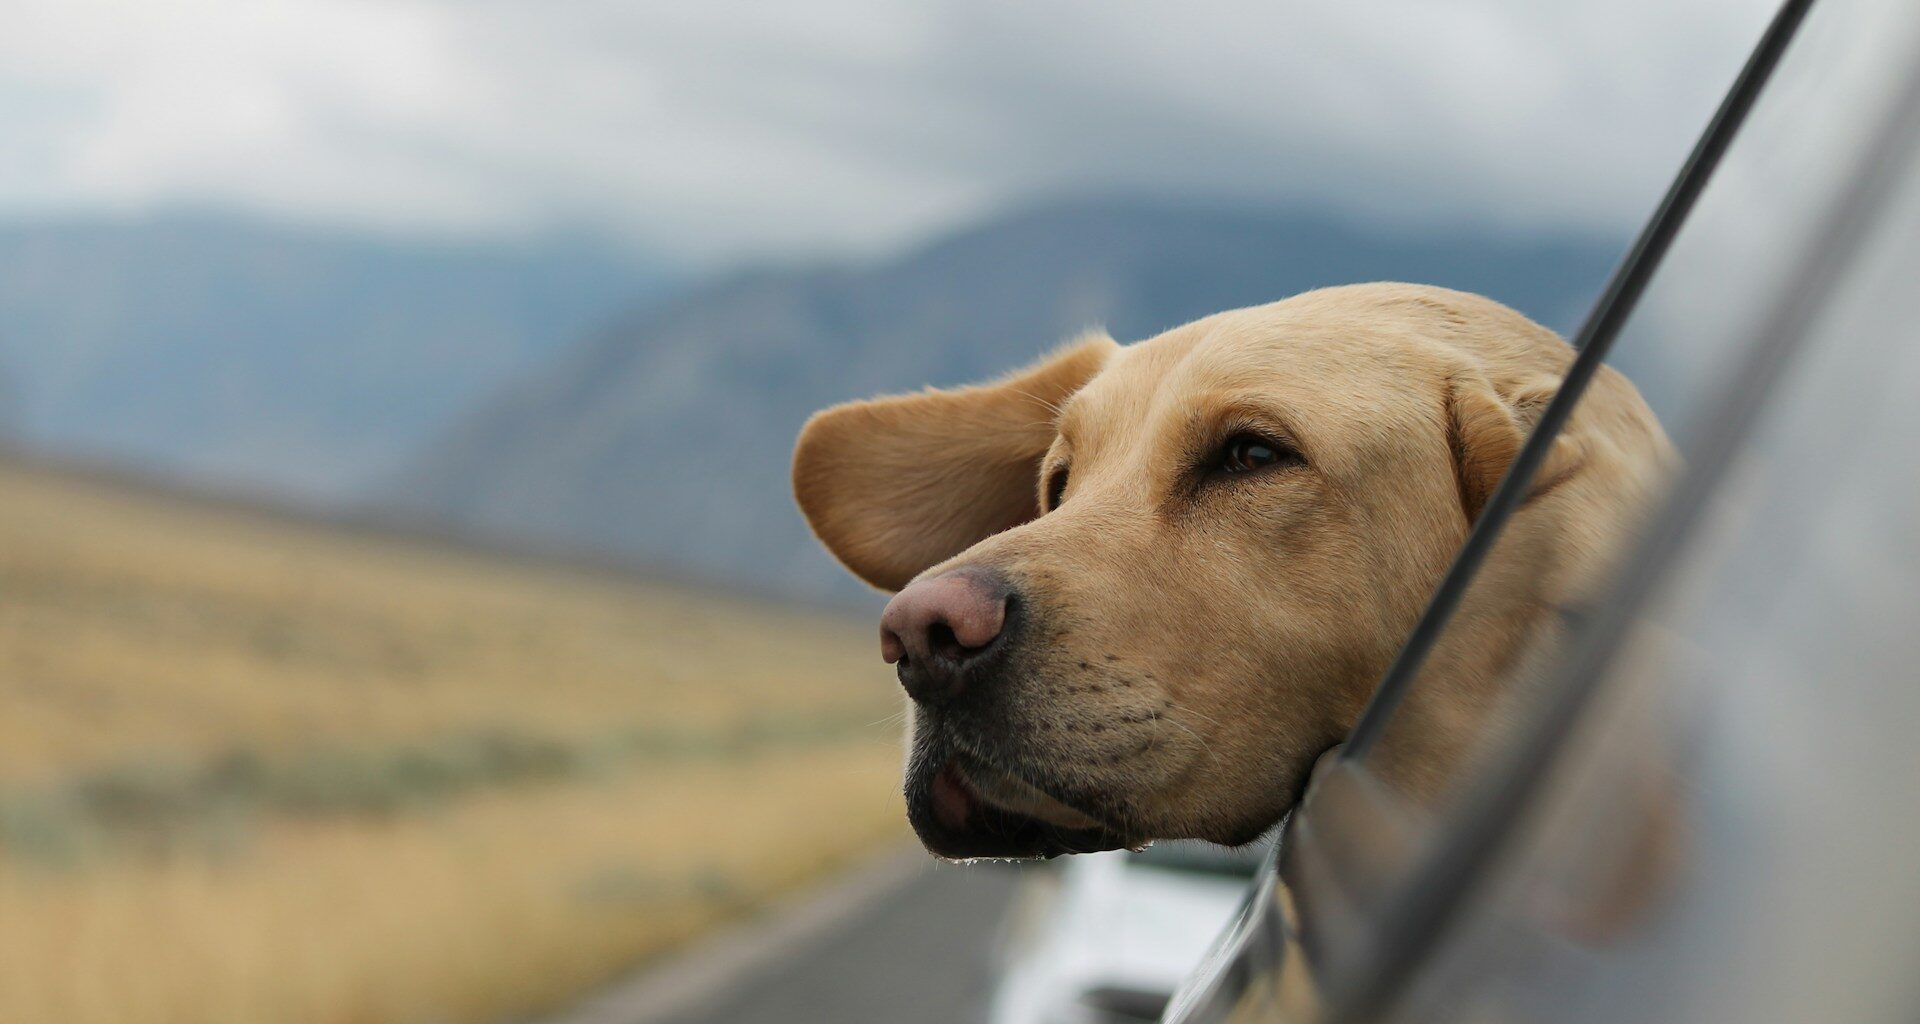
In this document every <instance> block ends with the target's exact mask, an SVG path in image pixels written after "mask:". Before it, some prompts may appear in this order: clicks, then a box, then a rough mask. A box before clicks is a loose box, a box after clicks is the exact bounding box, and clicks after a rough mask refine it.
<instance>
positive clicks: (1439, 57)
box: [0, 0, 1774, 259]
mask: <svg viewBox="0 0 1920 1024" xmlns="http://www.w3.org/2000/svg"><path fill="white" fill-rule="evenodd" d="M1773 6H1774V3H1773V2H1772V0H1558V2H1556V0H1321V2H1319V3H1314V4H1308V3H1301V2H1283V0H1268V2H1242V0H1183V2H1180V3H1159V4H1147V3H1115V2H1112V0H1105V2H1096V0H1071V2H1060V3H1031V2H1030V3H1011V2H1008V3H1002V2H993V0H951V2H949V0H933V2H923V3H906V2H881V0H809V2H805V3H782V2H772V0H765V2H758V3H742V2H726V0H705V2H696V3H663V2H651V0H164V2H159V0H0V26H4V28H0V218H19V217H23V216H33V217H39V216H44V215H46V214H48V213H50V212H73V211H87V212H91V211H104V210H114V211H118V210H136V211H137V210H143V209H148V208H154V207H165V206H174V205H193V206H202V207H205V206H212V207H216V208H238V209H245V210H248V211H252V212H255V213H261V214H265V215H268V216H273V217H277V218H286V219H294V220H300V221H309V222H322V223H333V224H344V225H350V226H356V227H358V226H373V227H380V228H389V229H394V228H397V229H401V230H408V231H412V230H423V231H435V232H444V231H457V232H465V231H483V232H492V231H520V230H541V229H549V228H565V229H579V228H588V229H592V230H604V231H609V232H612V233H616V234H618V235H620V236H622V237H626V238H630V239H633V240H635V241H637V242H640V243H641V244H644V245H647V246H650V247H652V248H655V249H657V250H660V251H663V252H666V253H671V254H674V255H677V256H681V257H686V258H694V259H739V258H760V257H765V256H770V255H787V254H793V253H796V252H813V251H833V252H862V251H875V250H884V249H887V248H890V247H894V246H898V245H900V244H903V243H905V242H907V241H910V240H911V239H913V238H915V237H918V236H921V235H924V234H925V233H927V232H930V231H935V230H939V229H941V228H944V227H948V226H951V225H953V224H956V223H961V222H964V221H965V220H967V219H969V218H972V217H976V216H979V215H980V214H982V213H983V212H986V211H990V210H992V209H994V208H997V207H999V206H1002V205H1005V204H1007V203H1009V202H1018V201H1021V200H1023V199H1027V198H1031V197H1034V196H1038V195H1055V194H1063V193H1064V194H1076V193H1080V194H1084V193H1086V192H1089V191H1097V192H1102V193H1111V192H1120V191H1126V192H1153V193H1169V194H1179V195H1193V194H1202V195H1224V196H1229V197H1234V198H1243V199H1247V198H1250V199H1254V200H1258V201H1262V202H1269V203H1275V204H1324V205H1331V206H1333V207H1336V208H1339V209H1341V210H1344V211H1351V212H1356V213H1359V214H1362V215H1365V216H1368V217H1373V218H1379V219H1388V220H1404V219H1416V220H1421V221H1427V222H1438V223H1445V222H1449V221H1456V220H1462V219H1471V220H1478V221H1485V220H1490V219H1491V220H1496V221H1499V222H1502V223H1506V224H1511V225H1513V226H1514V227H1516V228H1520V229H1529V228H1535V227H1541V226H1556V225H1572V226H1580V227H1595V226H1597V227H1602V228H1606V229H1610V230H1615V231H1618V230H1622V229H1623V225H1624V226H1629V227H1630V226H1632V225H1635V224H1637V222H1638V221H1639V220H1640V219H1641V218H1642V217H1643V216H1644V215H1645V213H1646V212H1647V210H1648V209H1649V208H1650V206H1651V204H1652V202H1653V201H1654V199H1655V198H1656V197H1657V195H1658V192H1659V190H1660V189H1661V188H1662V187H1663V186H1664V184H1665V182H1666V180H1667V179H1668V178H1669V177H1670V176H1671V175H1672V173H1673V171H1674V170H1675V168H1676V166H1677V164H1678V162H1679V160H1680V159H1681V157H1682V156H1683V155H1684V153H1685V151H1686V148H1687V146H1688V145H1689V144H1690V143H1691V141H1692V139H1693V137H1694V136H1695V135H1696V134H1697V133H1698V131H1699V130H1700V128H1701V126H1702V125H1703V123H1704V121H1705V119H1706V117H1707V116H1708V114H1709V113H1710V112H1711V110H1712V107H1713V105H1714V103H1715V102H1716V101H1717V99H1718V97H1719V95H1720V93H1721V92H1722V91H1723V90H1724V89H1725V88H1726V86H1727V84H1728V82H1729V80H1730V79H1731V77H1732V75H1733V73H1734V72H1735V71H1736V70H1737V68H1738V66H1739V63H1740V60H1741V59H1742V57H1743V56H1744V54H1745V52H1746V50H1747V49H1748V48H1749V47H1750V46H1751V45H1752V43H1753V41H1754V39H1755V38H1756V37H1757V36H1758V33H1759V31H1760V29H1761V27H1762V25H1763V23H1764V21H1765V19H1766V17H1767V15H1768V14H1769V13H1770V11H1771V9H1772V8H1773Z"/></svg>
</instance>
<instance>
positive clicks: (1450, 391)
mask: <svg viewBox="0 0 1920 1024" xmlns="http://www.w3.org/2000/svg"><path fill="white" fill-rule="evenodd" d="M1559 387H1560V382H1559V381H1557V380H1554V379H1551V378H1546V377H1540V378H1535V379H1533V380H1529V381H1526V382H1524V383H1522V384H1521V385H1520V386H1518V387H1515V388H1512V389H1510V390H1509V391H1507V392H1506V393H1504V394H1503V393H1501V392H1500V391H1498V390H1496V389H1495V388H1494V386H1493V384H1492V383H1491V382H1489V381H1488V380H1487V379H1486V378H1485V377H1483V376H1480V375H1478V374H1474V375H1471V376H1459V377H1455V378H1454V379H1453V380H1451V381H1450V382H1448V388H1447V444H1448V446H1449V447H1450V448H1451V449H1452V451H1453V470H1454V479H1455V481H1456V482H1457V483H1458V484H1459V489H1460V510H1461V511H1462V512H1464V513H1466V517H1467V522H1468V523H1473V522H1474V521H1475V520H1478V519H1479V518H1480V510H1481V509H1483V508H1485V507H1486V505H1487V499H1488V498H1490V497H1492V496H1493V491H1494V488H1496V487H1498V486H1500V478H1501V477H1503V476H1505V475H1506V472H1507V467H1508V466H1509V465H1511V464H1512V463H1513V457H1514V456H1515V455H1518V454H1520V446H1521V445H1523V444H1525V443H1526V440H1527V435H1528V434H1529V433H1532V431H1533V428H1534V425H1535V424H1537V423H1539V422H1540V414H1541V413H1542V412H1544V411H1545V410H1546V407H1547V403H1548V402H1550V401H1552V400H1553V395H1554V392H1555V391H1557V390H1559ZM1577 449H1578V445H1577V444H1576V443H1575V441H1574V439H1573V438H1570V437H1566V436H1561V437H1558V438H1555V439H1554V444H1553V450H1552V451H1550V452H1549V453H1548V454H1547V459H1546V462H1545V463H1544V464H1542V465H1541V467H1540V469H1539V470H1538V471H1537V472H1535V473H1534V477H1533V480H1532V482H1531V483H1530V485H1529V486H1528V488H1527V497H1526V500H1527V501H1532V500H1533V499H1535V498H1537V497H1539V496H1541V495H1542V494H1545V493H1546V492H1547V491H1549V490H1552V489H1553V488H1554V487H1556V486H1558V485H1559V484H1560V483H1561V482H1562V481H1564V480H1566V479H1567V477H1568V476H1569V475H1571V474H1572V472H1573V471H1574V470H1575V469H1576V468H1577V467H1578V463H1579V458H1578V454H1577Z"/></svg>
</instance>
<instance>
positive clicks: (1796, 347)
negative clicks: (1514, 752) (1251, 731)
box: [1367, 0, 1920, 1024]
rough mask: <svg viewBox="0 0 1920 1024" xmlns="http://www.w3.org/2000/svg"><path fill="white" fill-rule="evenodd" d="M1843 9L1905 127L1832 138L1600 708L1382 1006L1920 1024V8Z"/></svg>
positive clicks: (1640, 585) (1870, 94)
mask: <svg viewBox="0 0 1920 1024" xmlns="http://www.w3.org/2000/svg"><path fill="white" fill-rule="evenodd" d="M1831 8H1832V10H1834V11H1839V10H1842V9H1847V8H1851V9H1852V10H1851V11H1850V15H1851V16H1852V17H1853V18H1855V19H1856V20H1855V21H1854V23H1853V24H1852V25H1851V26H1849V31H1848V34H1849V35H1853V38H1852V39H1851V42H1852V44H1853V47H1852V48H1849V49H1845V50H1842V49H1840V48H1838V47H1837V46H1836V48H1834V49H1833V50H1831V51H1830V52H1832V53H1834V54H1839V53H1842V52H1845V53H1849V54H1865V55H1867V59H1868V60H1869V61H1870V62H1871V61H1872V60H1873V58H1874V57H1875V56H1879V57H1882V58H1885V57H1891V56H1897V57H1898V59H1897V60H1887V61H1885V62H1883V63H1879V64H1878V65H1877V67H1878V74H1879V75H1880V76H1882V81H1881V84H1880V87H1879V88H1878V89H1870V90H1868V91H1867V93H1866V94H1861V95H1857V96H1856V97H1855V99H1856V100H1857V101H1858V102H1859V103H1861V104H1862V105H1863V106H1864V107H1865V108H1866V110H1865V115H1866V116H1865V118H1864V119H1865V120H1866V121H1867V122H1868V124H1869V125H1872V122H1873V121H1874V120H1876V119H1877V120H1879V121H1880V122H1881V124H1880V125H1879V126H1874V127H1873V128H1872V129H1871V130H1866V131H1862V132H1861V133H1860V134H1859V136H1856V138H1855V139H1852V140H1847V139H1841V140H1835V141H1836V142H1838V143H1839V144H1842V145H1845V148H1846V149H1847V151H1848V152H1850V153H1851V154H1852V156H1853V160H1852V161H1851V163H1852V166H1853V171H1854V173H1852V174H1849V175H1847V180H1846V182H1845V183H1844V184H1843V185H1841V187H1840V188H1838V189H1837V190H1836V192H1826V191H1825V190H1817V191H1816V195H1817V197H1818V198H1815V195H1810V196H1809V199H1810V200H1813V201H1816V202H1819V203H1820V205H1822V206H1824V207H1825V209H1826V212H1825V213H1823V214H1821V215H1820V216H1819V217H1817V218H1816V220H1817V222H1818V225H1819V226H1818V228H1817V229H1816V230H1815V231H1814V232H1813V233H1812V235H1811V236H1810V237H1809V238H1808V239H1807V240H1806V243H1805V244H1804V245H1803V246H1801V247H1800V248H1799V249H1798V250H1797V258H1798V260H1799V262H1800V267H1799V268H1798V269H1797V270H1796V271H1795V272H1794V273H1793V274H1791V275H1789V276H1788V277H1786V278H1785V279H1783V280H1782V281H1781V282H1780V287H1779V288H1778V290H1777V291H1776V292H1775V293H1774V294H1773V295H1771V296H1768V297H1766V298H1765V299H1763V300H1762V301H1761V302H1760V304H1759V305H1760V306H1761V307H1762V308H1763V309H1765V310H1766V311H1767V318H1768V319H1767V322H1766V323H1764V324H1760V325H1756V326H1755V328H1754V333H1753V335H1752V343H1751V344H1750V346H1749V352H1748V356H1749V358H1748V359H1746V360H1743V361H1742V363H1741V365H1740V366H1739V367H1738V368H1737V372H1736V373H1735V374H1734V375H1733V376H1731V377H1729V379H1728V381H1727V383H1726V384H1725V386H1723V387H1722V388H1721V389H1719V396H1720V399H1721V400H1719V401H1703V402H1702V403H1701V404H1702V406H1703V410H1702V413H1701V416H1700V421H1699V423H1698V424H1696V428H1695V430H1694V433H1693V435H1692V438H1691V443H1690V444H1689V445H1688V446H1687V451H1688V454H1689V455H1690V456H1691V457H1693V458H1694V459H1695V460H1696V461H1697V462H1699V463H1700V464H1701V468H1700V469H1699V470H1695V471H1693V472H1691V473H1690V474H1689V477H1688V479H1687V480H1686V481H1685V483H1683V484H1681V485H1679V486H1678V488H1677V493H1676V495H1675V499H1674V502H1673V505H1672V507H1671V508H1670V509H1669V510H1668V512H1667V513H1666V514H1665V515H1663V517H1662V521H1661V522H1660V523H1659V525H1658V526H1657V527H1655V528H1654V530H1653V532H1652V534H1651V535H1650V537H1649V539H1648V543H1647V545H1646V546H1645V547H1644V548H1643V550H1642V551H1641V552H1640V553H1639V555H1638V556H1637V557H1636V561H1635V564H1634V565H1633V567H1632V568H1631V569H1630V570H1629V572H1628V573H1627V577H1626V580H1625V589H1624V590H1623V592H1622V594H1621V595H1620V602H1619V604H1620V607H1619V608H1618V609H1617V610H1615V611H1614V612H1613V613H1611V614H1610V615H1609V616H1608V619H1609V620H1610V621H1606V622H1602V623H1600V624H1598V625H1597V626H1596V632H1597V633H1598V634H1600V635H1597V636H1595V637H1593V638H1591V641H1590V642H1589V643H1587V644H1583V645H1582V649H1581V651H1580V652H1578V653H1577V654H1576V655H1575V656H1574V657H1573V658H1571V659H1570V660H1569V662H1568V664H1567V665H1566V666H1565V668H1564V670H1563V671H1562V672H1560V673H1557V674H1556V678H1555V679H1554V680H1552V689H1553V691H1554V696H1553V698H1552V701H1553V702H1554V703H1556V704H1560V705H1564V706H1566V707H1569V708H1577V707H1579V703H1583V704H1584V708H1581V709H1580V710H1578V711H1577V713H1568V714H1567V715H1566V716H1565V718H1566V721H1567V722H1568V723H1569V724H1568V726H1567V733H1566V736H1565V739H1564V741H1563V742H1561V743H1560V744H1559V745H1558V747H1557V748H1555V747H1546V746H1540V747H1538V748H1537V749H1538V750H1539V751H1540V752H1541V753H1542V754H1543V755H1548V756H1542V757H1530V758H1522V759H1517V760H1516V761H1515V762H1514V763H1513V765H1512V769H1511V772H1510V778H1512V779H1522V780H1538V781H1535V782H1531V783H1530V785H1528V786H1525V787H1521V786H1503V787H1500V788H1503V789H1509V790H1510V791H1512V792H1515V793H1524V792H1527V791H1528V790H1531V791H1532V795H1531V796H1530V797H1527V798H1526V799H1524V800H1520V801H1515V802H1514V803H1513V804H1512V806H1511V807H1510V808H1499V807H1497V805H1490V806H1495V808H1496V812H1497V815H1498V816H1497V817H1495V816H1483V815H1480V814H1473V815H1469V816H1467V817H1466V818H1465V819H1464V820H1463V821H1462V823H1461V829H1462V832H1463V836H1462V838H1463V839H1464V831H1465V830H1466V829H1468V828H1471V827H1481V828H1484V829H1487V830H1488V831H1490V832H1493V833H1495V834H1496V835H1495V838H1499V837H1498V834H1499V833H1505V834H1506V835H1505V838H1504V839H1500V840H1499V841H1498V842H1493V841H1492V840H1486V839H1483V840H1479V841H1477V842H1475V843H1472V844H1470V845H1473V846H1478V847H1479V848H1480V850H1481V852H1480V854H1479V858H1478V862H1479V863H1480V864H1481V865H1482V867H1481V868H1480V869H1479V871H1478V873H1477V874H1475V873H1473V872H1472V871H1462V872H1456V873H1455V875H1454V879H1453V883H1454V884H1459V885H1465V886H1467V887H1468V889H1469V890H1470V891H1471V893H1472V897H1471V898H1470V899H1464V900H1462V901H1461V902H1460V903H1459V908H1460V913H1459V914H1458V915H1457V917H1456V919H1455V920H1452V921H1450V922H1449V923H1448V924H1447V926H1446V929H1445V931H1444V932H1436V933H1434V937H1435V938H1436V940H1437V941H1436V944H1435V945H1434V946H1433V947H1432V948H1430V949H1429V950H1428V951H1426V952H1425V953H1424V954H1422V955H1421V957H1420V958H1419V962H1420V964H1421V966H1420V967H1419V968H1418V969H1417V970H1414V971H1413V972H1412V973H1411V974H1410V975H1409V976H1408V979H1407V983H1406V985H1405V986H1404V993H1403V994H1402V995H1401V996H1400V998H1399V999H1397V1000H1396V1001H1395V1003H1394V1004H1393V1005H1392V1006H1391V1007H1390V1012H1385V1013H1380V1012H1377V1011H1380V1010H1381V1009H1383V1008H1382V1007H1380V1006H1375V1007H1372V1008H1371V1010H1372V1011H1373V1012H1369V1013H1368V1014H1367V1019H1385V1020H1403V1021H1429V1020H1434V1021H1437V1020H1455V1019H1459V1018H1460V1017H1462V1016H1464V1015H1465V1014H1466V1012H1467V1011H1468V1009H1469V1008H1471V1012H1472V1013H1474V1014H1478V1015H1483V1016H1486V1017H1490V1018H1492V1019H1548V1018H1551V1019H1554V1020H1559V1021H1566V1022H1613V1021H1626V1020H1662V1021H1673V1022H1681V1024H1684V1022H1690V1021H1702V1022H1704V1021H1723V1020H1741V1021H1756V1022H1770V1021H1779V1022H1789V1021H1805V1020H1856V1021H1865V1020H1911V1019H1913V1013H1914V1010H1915V1008H1916V1006H1915V999H1916V991H1915V990H1914V988H1913V985H1912V978H1911V964H1912V963H1913V962H1914V960H1915V958H1916V957H1917V956H1920V931H1916V930H1915V928H1914V916H1913V915H1914V911H1915V908H1916V907H1920V874H1916V873H1915V872H1914V871H1913V870H1912V866H1911V863H1910V858H1909V857H1908V856H1907V851H1909V850H1910V849H1912V847H1913V845H1914V844H1915V842H1916V841H1920V822H1916V819H1915V817H1914V815H1913V813H1912V806H1913V793H1914V792H1915V790H1916V788H1920V761H1916V759H1915V758H1914V757H1913V754H1912V750H1913V745H1912V736H1911V723H1912V722H1914V721H1916V720H1920V690H1917V689H1916V688H1915V687H1914V685H1913V666H1914V665H1915V664H1916V661H1920V634H1917V633H1916V632H1915V630H1914V629H1913V620H1912V611H1913V609H1914V608H1916V607H1920V527H1916V525H1915V524H1916V523H1920V454H1916V451H1915V449H1914V447H1913V445H1912V443H1911V442H1912V439H1914V438H1915V437H1920V405H1916V404H1915V403H1914V402H1913V401H1912V396H1913V395H1914V394H1916V393H1920V349H1916V347H1915V346H1914V345H1913V327H1912V312H1911V304H1912V298H1911V296H1912V288H1913V282H1914V281H1916V280H1920V70H1916V69H1920V11H1916V10H1914V9H1912V8H1910V7H1908V8H1900V7H1897V6H1895V5H1872V4H1867V3H1864V2H1859V3H1856V2H1852V0H1840V2H1837V3H1834V4H1832V5H1831ZM1854 33H1860V34H1858V35H1854ZM1868 34H1871V35H1873V36H1875V38H1873V39H1871V40H1869V39H1868V38H1866V35H1868ZM1830 39H1832V41H1834V42H1835V43H1838V42H1840V41H1841V39H1842V36H1840V35H1839V34H1838V33H1836V34H1835V35H1834V36H1832V37H1830ZM1876 49H1878V50H1879V52H1878V54H1876ZM1890 71H1891V72H1897V73H1898V74H1899V75H1900V77H1901V78H1904V79H1905V81H1903V82H1902V81H1898V80H1895V81H1888V80H1886V78H1885V76H1886V75H1887V74H1888V73H1889V72H1890ZM1850 116H1851V112H1850ZM1862 141H1867V142H1868V145H1867V147H1866V149H1865V154H1864V155H1863V149H1862V145H1861V144H1860V142H1862ZM1848 142H1853V143H1854V144H1852V145H1847V143H1848ZM1709 466H1710V467H1712V469H1711V470H1709V469H1708V468H1707V467H1709ZM1641 595H1645V600H1644V602H1643V601H1642V600H1641ZM1635 608H1638V609H1639V610H1638V611H1637V612H1635V611H1633V609H1635ZM1576 702H1579V703H1576ZM1478 802H1479V801H1478V800H1476V803H1478ZM1503 823H1504V824H1503ZM1448 845H1449V846H1450V847H1452V848H1463V847H1464V846H1465V845H1468V844H1464V843H1460V842H1454V843H1449V844H1448ZM1460 863H1462V864H1464V865H1467V866H1469V867H1471V865H1472V864H1473V863H1474V861H1472V860H1464V861H1461V862H1460Z"/></svg>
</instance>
